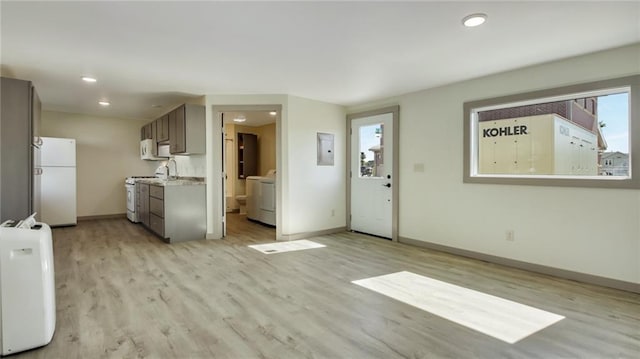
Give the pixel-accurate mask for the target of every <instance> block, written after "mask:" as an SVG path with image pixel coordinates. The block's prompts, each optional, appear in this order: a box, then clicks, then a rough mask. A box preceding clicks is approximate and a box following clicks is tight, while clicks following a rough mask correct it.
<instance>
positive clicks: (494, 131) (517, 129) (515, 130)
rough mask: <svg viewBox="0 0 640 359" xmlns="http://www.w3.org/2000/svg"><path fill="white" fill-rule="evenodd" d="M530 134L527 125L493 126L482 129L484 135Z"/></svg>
mask: <svg viewBox="0 0 640 359" xmlns="http://www.w3.org/2000/svg"><path fill="white" fill-rule="evenodd" d="M518 135H528V133H527V126H526V125H518V126H507V127H493V128H485V129H483V130H482V137H497V136H518Z"/></svg>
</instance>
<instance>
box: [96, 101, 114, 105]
mask: <svg viewBox="0 0 640 359" xmlns="http://www.w3.org/2000/svg"><path fill="white" fill-rule="evenodd" d="M98 104H99V105H100V106H109V105H111V102H109V101H98Z"/></svg>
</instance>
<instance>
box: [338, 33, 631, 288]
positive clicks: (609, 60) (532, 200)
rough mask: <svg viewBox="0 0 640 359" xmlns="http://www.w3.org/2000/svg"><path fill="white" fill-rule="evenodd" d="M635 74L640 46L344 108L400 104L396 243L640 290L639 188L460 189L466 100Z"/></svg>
mask: <svg viewBox="0 0 640 359" xmlns="http://www.w3.org/2000/svg"><path fill="white" fill-rule="evenodd" d="M638 73H640V45H636V46H631V47H625V48H620V49H614V50H611V51H606V52H601V53H595V54H590V55H585V56H581V57H576V58H571V59H566V60H563V61H558V62H553V63H548V64H543V65H539V66H534V67H529V68H525V69H521V70H517V71H511V72H507V73H502V74H497V75H493V76H487V77H484V78H480V79H475V80H471V81H465V82H461V83H457V84H453V85H450V86H444V87H440V88H436V89H431V90H425V91H421V92H416V93H412V94H407V95H404V96H400V97H396V98H391V99H386V100H383V101H378V102H376V103H370V104H366V105H363V106H357V107H352V108H349V109H348V110H349V112H350V113H353V112H359V111H362V110H365V109H371V108H377V107H382V106H387V105H391V104H399V105H400V174H399V176H400V188H399V190H400V208H399V212H400V219H399V235H400V236H401V237H406V238H411V239H416V240H421V241H427V242H431V243H436V244H441V245H446V246H450V247H455V248H460V249H465V250H470V251H475V252H480V253H485V254H490V255H495V256H501V257H505V258H510V259H514V260H519V261H524V262H529V263H534V264H540V265H545V266H550V267H555V268H560V269H565V270H571V271H576V272H581V273H586V274H591V275H597V276H602V277H607V278H612V279H617V280H622V281H627V282H633V283H640V191H639V190H619V189H593V188H565V187H542V186H505V185H483V184H464V183H462V177H463V175H462V170H463V168H462V159H463V153H462V148H463V143H462V141H463V137H462V136H463V127H462V121H463V120H462V119H463V108H462V106H463V103H464V102H466V101H472V100H480V99H485V98H491V97H496V96H503V95H509V94H516V93H522V92H528V91H533V90H539V89H545V88H550V87H557V86H564V85H570V84H576V83H582V82H589V81H596V80H603V79H607V78H615V77H621V76H626V75H631V74H638ZM632 120H633V121H638V120H640V117H638V114H635V118H633V119H632ZM635 155H639V154H635ZM418 163H422V164H424V165H425V171H424V172H414V171H413V168H414V164H418ZM506 230H514V231H515V241H514V242H507V241H506V240H505V231H506Z"/></svg>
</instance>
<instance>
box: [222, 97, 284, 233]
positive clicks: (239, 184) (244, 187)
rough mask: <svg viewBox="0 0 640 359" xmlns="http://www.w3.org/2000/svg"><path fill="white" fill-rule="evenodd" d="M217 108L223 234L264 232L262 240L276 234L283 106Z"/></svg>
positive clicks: (230, 106)
mask: <svg viewBox="0 0 640 359" xmlns="http://www.w3.org/2000/svg"><path fill="white" fill-rule="evenodd" d="M271 107H273V108H271ZM216 110H217V113H218V116H217V118H218V120H219V122H218V123H219V124H220V126H221V127H222V148H221V150H222V158H221V160H222V161H220V163H221V164H220V166H221V171H222V175H223V177H222V178H223V180H222V191H221V196H220V198H221V202H222V203H221V208H222V209H223V211H222V213H221V214H222V236H223V237H227V236H228V235H231V236H233V237H243V235H245V234H246V235H248V236H249V237H252V236H254V235H255V234H256V233H261V234H262V235H261V237H263V240H264V239H275V237H276V232H275V229H274V228H275V226H276V217H277V215H276V209H277V208H276V198H277V189H276V187H277V186H276V181H277V163H276V162H277V161H276V149H277V131H276V127H277V122H278V119H279V117H280V113H279V112H280V106H270V107H265V106H246V105H238V106H232V105H229V106H224V107H217V108H216ZM229 229H230V230H231V231H230V232H229V231H228V230H229ZM264 237H266V238H264Z"/></svg>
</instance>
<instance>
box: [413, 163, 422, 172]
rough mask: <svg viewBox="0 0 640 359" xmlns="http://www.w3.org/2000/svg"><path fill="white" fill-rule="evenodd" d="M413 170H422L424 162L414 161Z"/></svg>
mask: <svg viewBox="0 0 640 359" xmlns="http://www.w3.org/2000/svg"><path fill="white" fill-rule="evenodd" d="M413 172H424V163H414V164H413Z"/></svg>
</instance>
